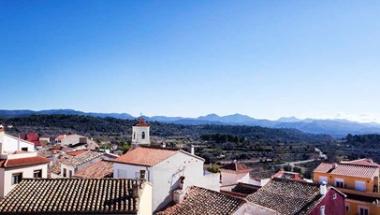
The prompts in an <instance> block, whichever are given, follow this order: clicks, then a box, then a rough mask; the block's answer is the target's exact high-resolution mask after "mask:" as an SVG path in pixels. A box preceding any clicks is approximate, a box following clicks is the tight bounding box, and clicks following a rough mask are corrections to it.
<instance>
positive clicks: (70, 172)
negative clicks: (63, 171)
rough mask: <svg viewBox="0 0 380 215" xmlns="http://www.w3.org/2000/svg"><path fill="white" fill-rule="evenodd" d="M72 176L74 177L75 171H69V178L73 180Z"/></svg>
mask: <svg viewBox="0 0 380 215" xmlns="http://www.w3.org/2000/svg"><path fill="white" fill-rule="evenodd" d="M72 176H73V171H72V170H69V178H71V177H72Z"/></svg>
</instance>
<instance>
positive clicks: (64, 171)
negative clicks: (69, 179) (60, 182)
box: [63, 168, 67, 178]
mask: <svg viewBox="0 0 380 215" xmlns="http://www.w3.org/2000/svg"><path fill="white" fill-rule="evenodd" d="M66 171H67V170H66V169H65V168H63V177H64V178H66V175H67V172H66Z"/></svg>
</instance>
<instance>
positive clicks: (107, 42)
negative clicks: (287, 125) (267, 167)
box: [0, 0, 380, 122]
mask: <svg viewBox="0 0 380 215" xmlns="http://www.w3.org/2000/svg"><path fill="white" fill-rule="evenodd" d="M379 11H380V1H376V0H374V1H370V0H368V1H323V0H322V1H264V0H260V1H254V0H248V1H221V0H217V1H211V0H209V1H193V0H191V1H109V0H107V1H106V0H105V1H95V0H88V1H85V0H81V1H41V0H34V1H17V0H9V1H5V0H0V75H1V77H0V86H1V87H2V91H1V93H0V98H1V104H0V109H34V110H40V109H52V108H73V109H78V110H82V111H95V112H128V113H131V114H133V115H138V114H140V113H143V114H146V115H169V116H178V115H181V116H199V115H204V114H208V113H217V114H220V115H226V114H233V113H242V114H247V115H250V116H253V117H256V118H268V119H276V118H279V117H282V116H297V117H300V118H306V117H312V118H348V119H353V120H359V121H378V122H380V39H379V38H380V15H379Z"/></svg>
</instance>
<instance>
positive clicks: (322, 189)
mask: <svg viewBox="0 0 380 215" xmlns="http://www.w3.org/2000/svg"><path fill="white" fill-rule="evenodd" d="M319 193H320V194H321V195H325V194H326V193H327V183H326V181H322V183H321V185H320V186H319Z"/></svg>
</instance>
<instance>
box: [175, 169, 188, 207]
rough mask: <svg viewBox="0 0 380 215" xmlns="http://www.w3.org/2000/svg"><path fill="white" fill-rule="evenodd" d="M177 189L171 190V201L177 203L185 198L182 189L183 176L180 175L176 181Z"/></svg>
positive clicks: (184, 192)
mask: <svg viewBox="0 0 380 215" xmlns="http://www.w3.org/2000/svg"><path fill="white" fill-rule="evenodd" d="M178 182H179V183H178V189H176V190H174V191H173V201H174V202H175V203H176V204H178V203H181V202H182V201H183V199H184V198H185V194H186V191H185V190H184V189H183V187H184V186H183V184H184V183H185V176H181V177H180V178H179V181H178Z"/></svg>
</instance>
